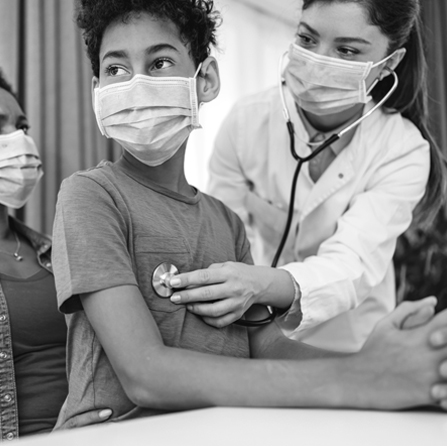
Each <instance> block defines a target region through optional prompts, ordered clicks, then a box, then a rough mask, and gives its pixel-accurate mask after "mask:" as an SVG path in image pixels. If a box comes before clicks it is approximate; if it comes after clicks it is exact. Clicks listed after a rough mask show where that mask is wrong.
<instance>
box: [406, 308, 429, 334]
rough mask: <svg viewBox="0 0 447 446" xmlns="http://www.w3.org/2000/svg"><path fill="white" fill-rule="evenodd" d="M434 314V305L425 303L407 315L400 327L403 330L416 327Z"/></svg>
mask: <svg viewBox="0 0 447 446" xmlns="http://www.w3.org/2000/svg"><path fill="white" fill-rule="evenodd" d="M434 314H435V306H434V305H425V306H423V307H422V308H419V310H418V311H417V312H416V313H414V314H411V315H410V316H408V317H407V318H406V319H405V320H404V322H403V324H402V328H403V329H404V330H408V329H410V328H416V327H419V326H421V325H424V324H426V323H427V322H428V321H429V320H430V319H431V318H432V317H433V315H434Z"/></svg>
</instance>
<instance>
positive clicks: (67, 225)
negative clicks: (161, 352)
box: [53, 156, 252, 428]
mask: <svg viewBox="0 0 447 446" xmlns="http://www.w3.org/2000/svg"><path fill="white" fill-rule="evenodd" d="M136 163H138V161H136V160H133V159H130V158H129V157H128V156H127V157H126V156H124V157H122V158H121V159H120V160H119V161H118V162H116V163H114V164H112V163H108V162H103V163H100V164H99V165H98V166H97V167H95V168H93V169H90V170H88V171H84V172H79V173H76V174H74V175H72V176H71V177H70V178H68V179H67V180H65V181H64V182H63V184H62V187H61V190H60V193H59V197H58V204H57V211H56V217H55V224H54V249H53V266H54V272H55V279H56V288H57V294H58V304H59V308H60V309H61V311H63V312H64V313H66V314H67V324H68V346H67V372H68V378H69V394H68V397H67V400H66V401H65V404H64V406H63V409H62V411H61V414H60V415H59V420H58V423H57V425H56V427H59V428H63V427H64V423H66V421H68V420H69V419H70V418H72V417H73V416H75V415H77V414H80V413H83V412H87V411H90V410H94V409H102V408H111V409H112V410H113V419H114V420H118V419H125V418H131V417H135V416H142V415H151V414H155V413H159V411H157V410H153V409H152V410H151V409H150V408H148V409H144V410H143V409H140V408H136V407H135V405H134V404H133V403H132V402H131V401H130V400H129V399H128V398H127V396H126V394H125V393H124V390H123V389H122V387H121V384H120V383H119V381H118V378H117V376H116V374H115V372H114V370H113V369H112V367H111V365H110V362H109V361H108V359H107V357H106V355H105V353H104V350H103V349H102V347H101V345H100V344H99V341H98V339H97V338H96V336H95V333H94V331H93V328H92V327H91V325H90V323H89V321H88V320H87V318H86V315H85V312H84V311H83V309H82V305H81V301H80V299H79V295H80V294H82V293H91V292H94V291H99V290H103V289H106V288H111V287H115V286H122V285H136V286H138V287H139V289H140V291H141V293H142V295H143V297H144V299H145V301H146V303H147V305H148V307H149V309H150V310H151V313H152V315H153V317H154V319H155V321H156V323H157V325H158V327H159V330H160V333H161V335H162V338H163V341H164V343H165V345H168V346H173V347H180V348H186V349H190V350H195V351H198V352H204V353H213V354H218V355H227V356H236V357H248V356H249V346H248V334H247V330H246V329H245V328H244V327H240V326H236V325H230V326H228V327H226V328H224V329H216V328H213V327H210V326H209V325H207V324H205V323H204V322H203V321H202V319H201V318H200V317H197V316H195V315H193V314H191V313H189V312H187V311H186V309H185V307H184V306H183V305H181V306H178V305H174V304H172V303H171V302H170V300H169V299H161V298H159V297H157V296H156V295H155V293H154V291H153V289H152V285H151V276H152V272H153V271H154V269H155V268H156V266H157V265H158V264H160V263H161V262H169V263H172V264H173V265H175V266H176V267H177V268H178V269H179V271H180V272H188V271H193V270H196V269H199V268H206V267H208V266H209V265H210V264H212V263H219V262H225V261H238V262H245V263H252V259H251V255H250V248H249V243H248V241H247V239H246V236H245V230H244V228H243V224H242V222H241V221H240V219H239V218H238V217H237V216H236V215H235V214H234V213H233V212H232V211H230V210H229V209H228V208H227V207H226V206H225V205H223V204H222V203H221V202H220V201H219V200H216V199H214V198H212V197H210V196H208V195H206V194H202V193H200V192H199V191H197V193H196V194H195V196H194V197H192V198H189V197H185V196H182V195H179V194H177V193H175V192H172V191H169V190H167V189H164V188H161V187H159V186H157V185H156V184H154V183H152V182H151V181H149V180H148V179H147V178H145V177H144V176H143V175H142V174H141V173H140V171H139V170H138V169H137V168H136V166H137V164H136Z"/></svg>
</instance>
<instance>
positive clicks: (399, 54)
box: [380, 48, 407, 80]
mask: <svg viewBox="0 0 447 446" xmlns="http://www.w3.org/2000/svg"><path fill="white" fill-rule="evenodd" d="M406 52H407V50H406V49H405V48H399V49H398V50H396V51H395V52H394V54H393V55H392V56H391V57H390V58H389V59H388V60H387V61H386V63H385V66H384V69H383V70H382V72H381V73H380V80H382V79H384V78H385V77H387V76H388V75H389V74H391V72H392V71H394V70H395V69H396V68H397V66H398V65H399V64H400V62H401V61H402V59H403V58H404V56H405V53H406ZM385 68H386V69H385Z"/></svg>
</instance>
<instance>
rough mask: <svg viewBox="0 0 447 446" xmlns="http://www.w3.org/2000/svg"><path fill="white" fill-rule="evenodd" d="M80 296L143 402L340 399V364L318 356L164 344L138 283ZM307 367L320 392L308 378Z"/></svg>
mask: <svg viewBox="0 0 447 446" xmlns="http://www.w3.org/2000/svg"><path fill="white" fill-rule="evenodd" d="M81 299H82V303H83V306H84V310H85V312H86V315H87V317H88V319H89V321H90V323H91V324H92V326H93V328H94V330H95V332H96V334H97V336H98V339H99V341H100V342H101V345H102V346H103V348H104V350H105V352H106V354H107V356H108V358H109V360H110V362H111V364H112V367H113V369H114V370H115V372H116V374H117V376H118V379H119V380H120V382H121V385H122V386H123V389H124V391H125V392H126V394H127V396H128V397H129V399H130V400H131V401H132V402H134V403H135V404H136V405H139V406H142V407H151V408H156V409H167V410H169V409H173V410H174V409H192V408H198V407H206V406H214V405H221V406H229V405H233V406H235V405H236V406H289V407H290V406H306V405H309V406H322V405H324V406H338V405H340V404H341V402H340V401H339V398H338V397H339V390H338V386H339V383H340V382H339V380H338V384H336V382H337V374H338V373H339V372H338V371H337V370H338V369H336V368H335V367H334V369H333V370H331V371H330V372H329V373H328V371H327V370H324V369H325V367H323V364H317V363H315V364H313V365H312V367H309V370H307V368H303V369H302V368H301V367H297V364H295V363H294V362H292V361H263V360H259V361H249V360H244V359H237V358H229V357H223V356H217V355H210V354H203V353H198V352H194V351H190V350H184V349H179V348H173V347H167V346H165V345H164V344H163V340H162V338H161V335H160V332H159V330H158V327H157V325H156V323H155V320H154V319H153V317H152V315H151V313H150V310H149V309H148V307H147V305H146V303H145V302H144V300H143V297H142V296H141V294H140V291H139V289H138V287H135V286H120V287H115V288H109V289H105V290H101V291H98V292H94V293H90V294H84V295H82V296H81ZM309 366H310V364H309ZM320 370H321V373H320V372H319V371H320ZM307 375H309V376H312V380H313V381H314V382H315V384H316V385H317V384H318V385H319V386H320V388H321V392H318V391H312V390H311V389H310V388H309V387H308V386H307V385H303V379H302V378H305V377H306V376H307ZM328 375H329V376H328ZM328 378H329V379H328ZM304 381H307V378H306V379H305V380H304ZM268 383H271V384H274V386H272V385H269V384H268ZM323 389H324V391H323ZM348 405H351V404H348ZM352 405H354V402H353V403H352Z"/></svg>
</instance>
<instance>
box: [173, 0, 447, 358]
mask: <svg viewBox="0 0 447 446" xmlns="http://www.w3.org/2000/svg"><path fill="white" fill-rule="evenodd" d="M283 77H284V80H285V82H283V83H282V85H281V87H280V88H281V89H282V95H283V101H282V100H281V94H280V91H279V89H278V88H273V89H271V90H269V91H267V92H262V93H260V94H257V95H254V96H251V97H249V98H247V99H244V100H242V101H240V102H239V103H238V104H237V105H236V106H235V107H234V108H233V110H232V111H231V113H230V115H229V116H228V117H227V119H226V121H225V122H224V124H223V126H222V128H221V131H220V133H219V135H218V137H217V141H216V146H215V150H214V153H213V155H212V158H211V175H210V177H211V183H210V192H211V194H214V195H215V196H217V197H218V198H220V199H221V200H222V201H224V202H225V203H226V204H227V205H228V206H229V207H231V208H232V209H233V210H234V211H236V212H237V213H238V214H239V216H240V217H241V218H242V220H243V221H244V223H245V225H246V228H247V232H248V236H249V238H250V241H251V244H252V250H253V256H254V259H255V263H257V265H270V264H271V261H272V259H273V257H274V256H275V252H276V249H277V246H278V244H279V243H280V240H281V236H282V232H283V230H284V226H285V222H286V216H287V208H288V202H289V195H290V187H291V183H292V177H293V175H294V171H295V167H296V161H295V160H294V158H293V157H292V155H291V153H290V151H289V145H290V141H289V133H288V129H287V126H286V124H285V121H284V115H283V108H284V103H285V106H286V107H287V110H288V114H289V115H290V119H291V121H292V123H293V128H294V137H295V143H296V148H295V150H296V152H297V154H298V155H299V156H301V157H306V156H308V155H309V154H311V152H312V150H313V149H315V147H316V146H318V145H319V144H320V143H321V141H324V140H325V139H327V138H329V137H330V136H331V135H332V134H334V133H337V132H338V131H339V130H340V129H343V128H345V127H346V126H348V125H349V124H351V123H352V122H354V121H356V120H357V119H358V118H360V117H361V116H362V115H364V114H365V113H367V112H368V111H369V110H371V108H372V107H373V106H374V105H377V104H378V103H379V102H380V100H381V99H384V103H383V105H382V106H380V107H379V108H378V109H377V110H375V111H374V112H373V113H372V114H371V115H370V116H369V117H368V118H366V119H365V120H364V121H363V122H362V123H361V124H360V125H358V126H357V127H355V128H354V129H352V130H351V131H349V132H348V133H346V134H344V135H343V136H342V137H341V138H340V139H339V140H338V141H337V142H335V143H333V144H332V145H331V146H329V147H328V148H327V149H325V150H324V151H322V152H321V153H320V154H319V155H318V156H316V158H314V159H313V160H312V161H310V162H309V163H305V164H304V166H303V169H302V172H301V175H300V176H299V177H298V183H297V186H296V198H295V201H294V214H293V220H292V226H291V231H290V234H289V237H288V239H287V241H286V244H285V247H284V250H283V252H282V255H281V257H280V259H279V264H280V265H282V267H281V268H279V269H274V268H270V267H267V266H247V265H240V264H235V263H225V264H219V265H212V266H211V267H210V268H209V269H208V270H201V271H196V272H192V273H188V274H180V275H179V276H176V277H175V278H173V279H172V280H171V285H172V286H174V287H177V288H184V287H188V288H187V289H184V290H178V291H177V292H176V293H174V294H173V296H172V297H171V300H172V301H173V302H174V303H177V304H187V307H188V308H189V310H190V311H192V312H194V313H196V314H198V315H202V316H203V317H204V318H205V320H206V321H207V322H208V323H210V324H212V325H215V326H223V325H226V324H229V323H232V322H234V321H235V320H237V319H239V318H240V317H241V316H242V315H243V313H245V311H246V310H247V309H248V308H249V307H250V306H251V305H253V304H255V303H258V304H264V305H272V306H275V307H277V308H279V309H282V310H283V312H282V315H281V316H280V317H278V318H277V320H278V322H279V324H280V325H281V327H282V329H283V331H284V332H285V334H287V335H288V336H289V337H290V338H292V339H296V340H301V341H304V342H307V343H309V344H312V345H314V346H317V347H321V348H326V349H331V350H339V351H347V352H349V351H356V350H359V349H360V348H361V346H362V345H363V343H364V341H365V340H366V338H367V336H368V335H369V333H370V332H371V330H372V329H373V327H374V325H375V324H376V322H377V321H378V320H379V319H380V318H381V317H382V316H383V315H385V314H386V313H388V312H390V311H391V310H392V308H393V307H394V306H395V282H394V271H393V266H392V257H393V253H394V250H395V245H396V240H397V238H398V237H399V235H400V234H402V233H403V232H404V231H405V230H406V229H407V228H408V226H409V225H410V223H411V221H412V218H413V211H414V209H415V207H416V205H417V204H418V203H419V206H418V208H417V215H418V216H419V218H420V219H421V220H422V219H430V217H431V216H432V215H433V214H434V213H435V212H436V211H437V209H438V208H439V205H440V203H441V200H442V199H443V193H444V165H443V160H442V156H441V153H440V151H439V149H438V147H437V146H436V144H435V142H434V141H433V139H432V137H431V135H430V133H429V131H428V129H427V104H426V101H427V87H426V62H425V58H424V53H423V45H422V40H421V23H420V5H419V1H418V0H389V1H387V2H383V1H379V0H352V1H341V0H304V1H303V7H302V14H301V20H300V22H299V25H298V31H297V34H296V39H295V41H294V42H293V43H292V45H291V46H290V49H289V52H288V64H287V65H286V66H285V69H284V71H283ZM397 82H398V86H397V88H396V90H395V91H394V93H392V95H391V96H390V97H389V99H386V98H385V96H386V94H387V93H388V92H389V91H390V90H392V88H393V86H395V83H397ZM421 200H422V201H421ZM291 279H293V280H291ZM191 287H196V288H191ZM208 301H211V302H208Z"/></svg>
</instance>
